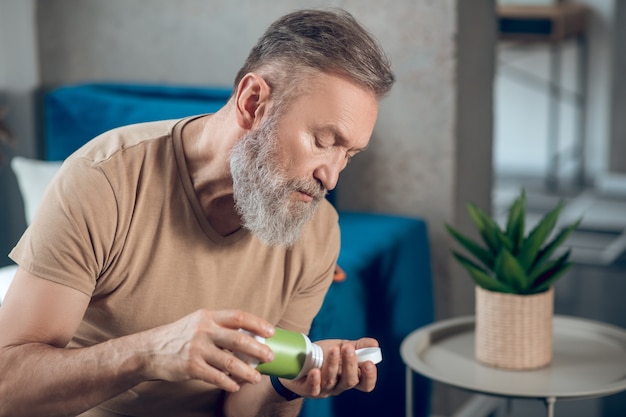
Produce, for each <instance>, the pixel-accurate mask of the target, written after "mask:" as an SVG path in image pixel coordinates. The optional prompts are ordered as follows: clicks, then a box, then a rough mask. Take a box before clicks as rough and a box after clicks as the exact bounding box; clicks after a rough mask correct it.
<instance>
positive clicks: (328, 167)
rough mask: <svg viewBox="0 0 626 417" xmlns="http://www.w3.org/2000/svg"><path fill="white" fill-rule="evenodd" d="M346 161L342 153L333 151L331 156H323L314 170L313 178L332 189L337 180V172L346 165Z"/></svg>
mask: <svg viewBox="0 0 626 417" xmlns="http://www.w3.org/2000/svg"><path fill="white" fill-rule="evenodd" d="M346 162H347V161H346V158H345V155H343V153H341V152H334V153H333V155H332V157H327V158H325V159H324V160H323V161H322V162H321V163H320V165H319V166H318V168H317V169H316V170H315V173H314V176H315V179H317V180H318V181H320V182H321V183H322V185H323V186H324V188H326V189H327V190H328V191H330V190H332V189H334V188H335V187H336V186H337V181H339V173H341V171H343V169H344V168H345V167H346Z"/></svg>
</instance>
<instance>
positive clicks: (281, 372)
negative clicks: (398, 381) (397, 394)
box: [236, 328, 383, 379]
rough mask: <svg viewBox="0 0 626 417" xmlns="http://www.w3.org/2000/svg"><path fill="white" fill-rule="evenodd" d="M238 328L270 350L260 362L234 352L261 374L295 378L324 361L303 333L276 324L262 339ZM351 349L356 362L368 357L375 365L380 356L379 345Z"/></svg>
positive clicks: (362, 361) (316, 347)
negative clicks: (267, 357)
mask: <svg viewBox="0 0 626 417" xmlns="http://www.w3.org/2000/svg"><path fill="white" fill-rule="evenodd" d="M240 331H241V332H242V333H246V334H248V335H250V336H252V337H254V338H255V339H256V340H257V341H259V342H261V343H264V344H266V345H267V346H269V347H270V348H271V349H272V352H274V360H273V361H271V362H261V363H259V362H258V361H256V360H254V359H253V358H251V357H249V356H248V355H244V354H241V353H237V354H236V356H237V357H238V358H239V359H241V360H243V361H246V362H248V363H249V364H250V365H251V366H254V367H256V369H257V370H258V371H259V372H260V373H262V374H265V375H272V376H277V377H279V378H285V379H298V378H301V377H303V376H305V375H306V374H308V373H309V371H310V370H311V369H313V368H321V367H322V365H323V364H324V351H323V350H322V348H321V347H320V346H319V345H316V344H315V343H313V342H311V339H309V337H308V336H307V335H305V334H303V333H298V332H291V331H289V330H284V329H279V328H276V329H275V332H274V336H272V337H270V338H268V339H266V338H264V337H261V336H257V335H254V334H252V333H250V332H247V331H245V330H240ZM355 353H356V356H357V361H358V363H359V364H362V363H364V362H367V361H370V362H372V363H373V364H374V365H376V364H378V363H380V362H381V361H382V360H383V357H382V352H381V350H380V348H379V347H369V348H362V349H357V350H356V352H355Z"/></svg>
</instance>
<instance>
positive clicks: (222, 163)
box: [182, 113, 241, 236]
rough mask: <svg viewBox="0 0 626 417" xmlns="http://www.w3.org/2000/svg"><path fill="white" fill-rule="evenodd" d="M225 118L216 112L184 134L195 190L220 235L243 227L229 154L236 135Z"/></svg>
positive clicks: (187, 159) (183, 140) (189, 128)
mask: <svg viewBox="0 0 626 417" xmlns="http://www.w3.org/2000/svg"><path fill="white" fill-rule="evenodd" d="M225 117H227V116H226V115H223V114H220V113H216V114H215V115H211V116H205V117H201V118H198V119H195V120H193V121H191V122H189V123H188V124H187V125H186V126H185V127H184V129H183V131H182V142H183V152H184V155H185V161H186V163H187V169H188V171H189V176H190V178H191V183H192V186H193V189H194V191H195V193H196V196H197V197H198V201H199V202H200V205H201V207H202V210H203V212H204V214H205V216H206V219H207V220H208V221H209V223H210V224H211V226H212V227H213V228H214V229H215V231H216V232H217V233H219V234H220V235H222V236H227V235H229V234H231V233H234V232H236V231H237V230H239V229H240V228H241V221H240V218H239V215H238V214H237V211H236V210H235V204H234V199H233V189H232V188H233V187H232V178H231V175H230V164H229V155H230V150H231V149H232V146H233V144H234V141H233V139H232V138H233V137H234V135H233V134H229V133H231V132H228V131H225V130H224V129H223V127H224V125H225V124H224V123H221V122H222V121H224V118H225Z"/></svg>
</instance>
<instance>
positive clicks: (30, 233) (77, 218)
mask: <svg viewBox="0 0 626 417" xmlns="http://www.w3.org/2000/svg"><path fill="white" fill-rule="evenodd" d="M116 218H117V208H116V204H115V195H114V193H113V190H112V187H111V184H110V183H109V181H108V180H107V178H106V176H105V175H104V174H103V172H102V171H101V170H100V169H99V168H98V167H97V166H94V164H93V163H92V162H91V161H89V160H88V159H84V158H79V157H74V158H68V159H67V160H66V161H65V162H64V164H63V166H62V167H61V169H60V170H59V172H58V173H57V175H56V176H55V178H54V179H53V180H52V182H51V183H50V185H49V186H48V188H47V189H46V192H45V193H44V196H43V198H42V200H41V204H40V206H39V208H38V210H37V213H36V215H35V218H34V219H33V222H32V224H31V225H30V226H29V227H28V229H27V230H26V231H25V233H24V235H23V236H22V237H21V239H20V240H19V242H18V243H17V245H16V246H15V248H13V250H12V251H11V253H10V254H9V257H10V258H11V259H13V260H14V261H15V262H16V263H17V264H19V265H20V266H21V267H22V268H24V269H26V270H27V271H29V272H30V273H32V274H33V275H35V276H37V277H40V278H44V279H47V280H50V281H53V282H57V283H60V284H63V285H67V286H69V287H71V288H74V289H76V290H78V291H81V292H83V293H85V294H87V295H89V296H91V294H92V293H93V290H94V288H95V285H96V280H97V278H98V276H99V275H100V273H101V272H102V271H103V270H104V269H105V268H106V265H107V264H108V262H109V261H110V248H111V246H112V242H113V238H114V234H115V229H116Z"/></svg>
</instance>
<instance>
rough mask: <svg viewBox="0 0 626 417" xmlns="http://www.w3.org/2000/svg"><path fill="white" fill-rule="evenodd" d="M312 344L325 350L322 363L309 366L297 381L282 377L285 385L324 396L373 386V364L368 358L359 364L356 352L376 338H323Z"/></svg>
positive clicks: (373, 345) (299, 391)
mask: <svg viewBox="0 0 626 417" xmlns="http://www.w3.org/2000/svg"><path fill="white" fill-rule="evenodd" d="M315 343H316V344H318V345H320V346H321V347H322V349H323V350H324V365H323V366H322V368H321V369H312V370H311V371H310V372H309V373H308V375H307V376H306V377H302V378H300V379H298V380H292V381H290V380H286V379H281V383H282V384H283V385H284V386H285V387H286V388H288V389H289V390H291V391H293V392H295V393H297V394H299V395H302V396H303V397H309V398H326V397H330V396H334V395H338V394H341V393H342V392H344V391H347V390H349V389H353V388H355V389H358V390H359V391H365V392H370V391H372V390H373V389H374V387H375V386H376V378H377V370H376V365H374V364H373V363H372V362H369V361H368V362H365V363H363V364H361V365H359V364H358V362H357V357H356V353H355V351H356V350H357V349H362V348H366V347H377V346H378V342H377V341H376V340H375V339H371V338H363V339H359V340H356V341H349V340H322V341H318V342H315Z"/></svg>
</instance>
